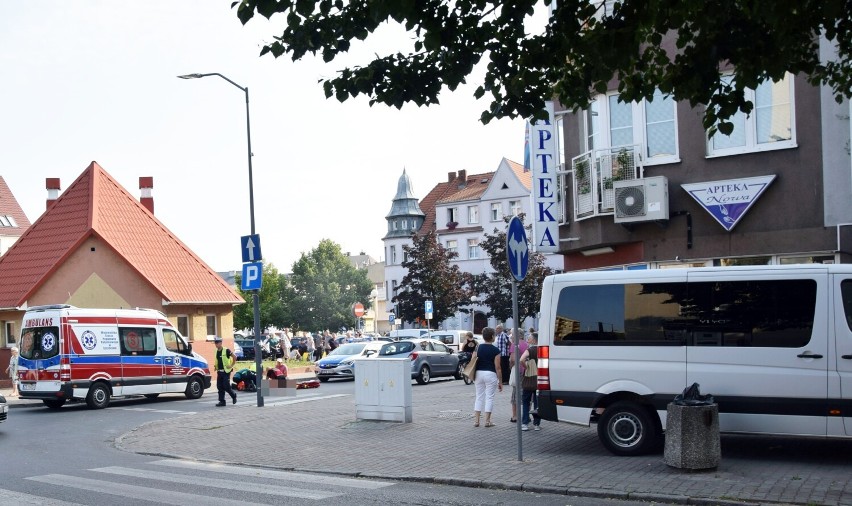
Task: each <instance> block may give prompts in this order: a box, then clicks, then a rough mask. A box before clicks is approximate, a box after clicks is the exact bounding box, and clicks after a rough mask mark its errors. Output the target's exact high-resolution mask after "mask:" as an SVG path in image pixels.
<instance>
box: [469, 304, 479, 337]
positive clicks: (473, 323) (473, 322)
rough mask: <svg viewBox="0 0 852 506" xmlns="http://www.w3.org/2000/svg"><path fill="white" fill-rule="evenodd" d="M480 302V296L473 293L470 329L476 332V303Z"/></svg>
mask: <svg viewBox="0 0 852 506" xmlns="http://www.w3.org/2000/svg"><path fill="white" fill-rule="evenodd" d="M477 302H479V297H477V296H476V295H472V296H471V297H470V331H471V332H473V333H476V307H474V306H476V303H477Z"/></svg>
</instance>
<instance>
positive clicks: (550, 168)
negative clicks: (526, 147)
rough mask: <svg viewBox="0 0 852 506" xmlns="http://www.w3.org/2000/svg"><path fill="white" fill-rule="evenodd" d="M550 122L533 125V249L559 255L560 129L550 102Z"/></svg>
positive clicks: (548, 115)
mask: <svg viewBox="0 0 852 506" xmlns="http://www.w3.org/2000/svg"><path fill="white" fill-rule="evenodd" d="M545 104H546V105H545V109H546V110H547V119H545V120H539V121H536V122H534V123H532V125H531V126H532V131H531V132H530V148H531V149H530V152H531V153H530V154H531V157H530V158H531V160H530V161H531V162H532V197H533V216H534V219H533V249H534V250H535V251H539V252H541V253H557V252H559V221H558V219H557V217H558V216H559V204H558V202H557V200H556V198H557V195H556V171H557V170H558V168H557V164H558V163H559V160H557V158H556V142H557V139H556V129H555V128H554V124H553V102H546V103H545Z"/></svg>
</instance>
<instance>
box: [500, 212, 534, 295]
mask: <svg viewBox="0 0 852 506" xmlns="http://www.w3.org/2000/svg"><path fill="white" fill-rule="evenodd" d="M506 260H507V261H508V262H509V270H510V271H511V272H512V277H514V278H515V279H517V280H518V281H523V280H524V278H525V277H527V269H528V268H529V265H530V255H529V248H528V246H527V232H526V230H524V224H523V222H522V221H521V219H520V218H518V217H517V216H513V217H512V219H511V220H509V228H508V229H506Z"/></svg>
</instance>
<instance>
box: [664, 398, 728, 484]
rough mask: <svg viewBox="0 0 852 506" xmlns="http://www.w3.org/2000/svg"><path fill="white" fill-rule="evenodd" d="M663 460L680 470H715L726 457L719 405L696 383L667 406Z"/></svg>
mask: <svg viewBox="0 0 852 506" xmlns="http://www.w3.org/2000/svg"><path fill="white" fill-rule="evenodd" d="M665 438H666V443H665V450H664V452H663V460H664V462H665V463H666V465H669V466H671V467H676V468H679V469H713V468H716V467H718V465H719V462H720V461H721V460H722V451H721V444H720V440H719V405H718V404H716V403H715V402H714V401H713V396H712V395H701V394H700V392H699V390H698V383H693V384H692V386H690V387H688V388H687V389H686V390H684V391H683V393H682V394H680V395H678V396H677V397H675V400H674V401H673V402H671V403H669V405H668V407H667V420H666V436H665Z"/></svg>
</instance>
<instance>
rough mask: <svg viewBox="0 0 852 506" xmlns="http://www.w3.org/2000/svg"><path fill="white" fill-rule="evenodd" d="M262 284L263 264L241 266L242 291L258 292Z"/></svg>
mask: <svg viewBox="0 0 852 506" xmlns="http://www.w3.org/2000/svg"><path fill="white" fill-rule="evenodd" d="M262 284H263V262H253V263H250V264H243V279H242V283H241V286H240V287H241V288H242V289H243V291H245V292H248V291H250V290H260V287H261V285H262Z"/></svg>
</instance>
